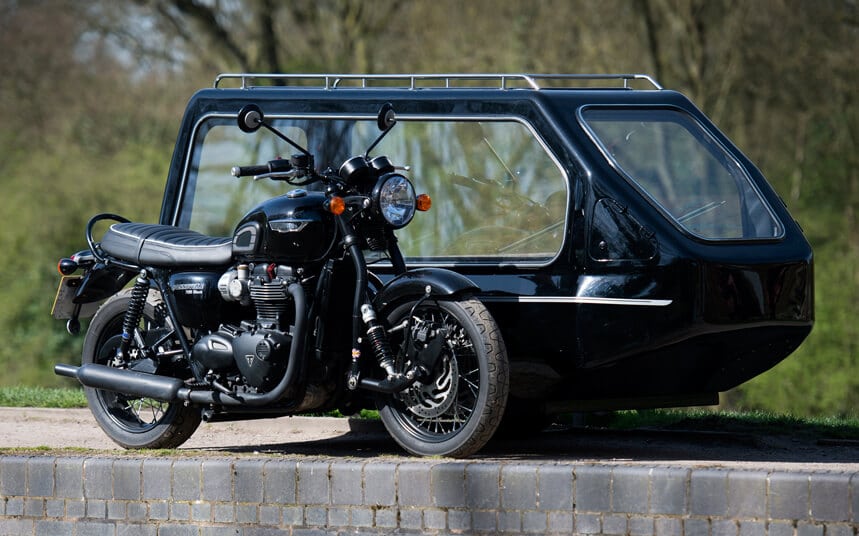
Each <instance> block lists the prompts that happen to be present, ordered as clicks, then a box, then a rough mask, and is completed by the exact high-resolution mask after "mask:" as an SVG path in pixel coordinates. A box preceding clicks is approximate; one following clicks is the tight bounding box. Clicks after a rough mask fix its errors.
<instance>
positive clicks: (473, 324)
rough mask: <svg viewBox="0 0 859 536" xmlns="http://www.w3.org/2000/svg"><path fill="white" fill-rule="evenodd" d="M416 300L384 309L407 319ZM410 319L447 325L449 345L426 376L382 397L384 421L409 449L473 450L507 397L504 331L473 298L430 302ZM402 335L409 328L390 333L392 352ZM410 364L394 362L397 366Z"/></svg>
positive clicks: (431, 452)
mask: <svg viewBox="0 0 859 536" xmlns="http://www.w3.org/2000/svg"><path fill="white" fill-rule="evenodd" d="M414 304H415V302H409V303H405V304H403V305H401V306H399V307H397V308H396V309H394V310H393V311H392V312H391V313H390V314H388V315H387V320H388V325H389V326H397V325H400V324H402V323H403V321H404V320H405V319H406V318H407V317H408V315H409V313H410V312H411V310H412V308H413V307H414ZM413 318H417V319H419V320H421V321H424V322H429V323H431V324H432V325H434V326H435V327H442V328H444V331H445V332H446V335H445V344H444V350H443V351H442V355H441V357H440V358H439V362H438V364H437V366H436V367H435V370H434V371H432V374H431V379H430V380H429V381H424V382H418V383H416V384H414V385H413V386H411V387H410V388H408V389H407V390H405V391H404V392H402V393H398V394H394V395H388V396H382V397H380V398H379V399H378V402H377V404H378V408H379V415H380V417H381V419H382V422H383V423H384V425H385V428H386V429H387V430H388V433H389V434H390V435H391V436H392V437H393V438H394V440H395V441H396V442H397V443H399V445H400V446H401V447H403V448H404V449H405V450H407V451H408V452H410V453H412V454H415V455H418V456H451V457H465V456H469V455H471V454H474V453H475V452H477V451H478V450H480V449H481V448H482V447H483V446H484V445H485V444H486V442H487V441H489V440H490V439H491V438H492V435H493V434H494V433H495V430H496V429H497V428H498V425H499V423H500V422H501V417H502V416H503V415H504V407H505V405H506V403H507V393H508V390H509V367H508V363H507V351H506V349H505V347H504V342H503V340H502V338H501V331H500V330H499V329H498V326H497V324H496V323H495V320H494V319H493V318H492V315H490V314H489V311H488V310H487V309H486V307H485V306H484V305H483V304H482V303H481V302H480V301H478V300H476V299H464V300H459V301H432V300H428V301H426V302H424V303H423V304H421V305H420V306H419V307H418V308H417V309H416V310H415V311H414V314H413ZM403 339H404V330H400V331H394V332H393V333H392V334H391V344H392V348H393V350H394V352H395V353H399V350H400V348H401V346H402V344H403ZM408 365H409V364H408V363H397V366H398V368H399V369H400V370H405V368H406V367H407V366H408Z"/></svg>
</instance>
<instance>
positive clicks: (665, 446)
mask: <svg viewBox="0 0 859 536" xmlns="http://www.w3.org/2000/svg"><path fill="white" fill-rule="evenodd" d="M0 430H2V431H3V432H2V435H0V437H2V439H0V453H2V451H3V450H5V449H15V450H6V452H7V453H10V452H11V453H18V452H21V451H22V450H21V449H23V451H24V452H26V451H27V450H29V449H37V448H38V449H39V452H44V450H45V449H46V448H47V449H60V450H62V449H71V451H72V452H76V453H78V454H79V453H80V449H93V450H97V451H101V452H103V453H104V451H108V452H109V453H110V454H116V455H120V454H122V453H123V452H126V451H124V450H123V449H121V448H120V447H118V446H117V445H115V444H114V443H113V442H112V441H111V440H110V439H108V437H107V436H106V435H105V434H104V433H103V432H102V431H101V429H100V428H99V427H98V425H97V424H96V423H95V420H94V419H93V418H92V416H91V414H90V412H89V410H88V409H34V408H0ZM183 453H186V454H193V455H201V454H202V455H206V453H209V454H211V455H213V456H217V455H225V454H229V455H233V456H241V455H248V454H254V455H295V456H349V457H356V456H358V457H366V458H372V457H377V456H387V457H392V456H395V457H396V456H403V452H402V451H401V450H400V449H399V448H398V447H397V445H396V444H395V443H394V442H393V440H391V439H390V438H389V437H388V436H387V434H386V433H385V431H384V429H383V427H382V425H381V423H380V422H378V421H353V420H350V419H337V418H315V417H281V418H276V419H259V420H250V421H236V422H221V423H203V424H202V425H201V426H200V428H199V429H198V430H197V432H196V433H195V434H194V435H193V436H192V437H191V438H190V439H189V440H188V441H187V442H186V443H185V444H184V445H183V446H182V447H181V448H180V449H178V451H177V454H179V455H181V454H183ZM475 459H491V460H519V461H526V460H528V461H551V462H566V463H608V464H623V465H636V464H641V465H648V466H653V465H670V466H684V467H735V468H738V469H754V470H767V471H780V470H791V471H798V470H815V471H838V472H851V473H859V442H857V441H846V440H830V439H828V438H808V437H807V436H803V437H802V438H801V439H800V438H793V437H791V436H786V435H767V434H766V433H765V431H762V432H761V433H755V434H747V433H741V434H737V433H730V432H720V431H707V432H700V431H695V432H685V431H677V430H671V431H664V430H633V431H608V430H600V429H581V428H572V427H558V426H556V427H553V428H550V429H549V430H547V431H544V432H542V433H540V434H537V435H536V436H532V437H529V438H523V439H499V440H494V441H493V442H491V443H490V444H489V445H487V447H486V448H484V450H483V451H482V452H481V453H480V454H479V455H478V456H475Z"/></svg>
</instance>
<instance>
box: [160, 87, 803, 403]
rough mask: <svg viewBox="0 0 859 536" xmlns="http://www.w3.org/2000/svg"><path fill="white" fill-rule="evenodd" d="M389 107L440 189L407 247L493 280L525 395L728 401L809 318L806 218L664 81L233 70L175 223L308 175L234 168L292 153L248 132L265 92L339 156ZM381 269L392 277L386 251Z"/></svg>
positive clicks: (422, 181)
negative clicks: (245, 123)
mask: <svg viewBox="0 0 859 536" xmlns="http://www.w3.org/2000/svg"><path fill="white" fill-rule="evenodd" d="M388 102H389V103H391V104H392V105H393V108H394V110H396V114H397V120H398V122H399V124H398V127H397V129H394V130H393V131H392V132H391V134H390V135H389V136H387V137H386V138H385V139H384V140H383V141H382V142H381V144H380V146H379V147H378V148H377V149H375V151H377V152H378V153H379V154H388V155H391V156H392V157H395V158H396V160H397V161H398V162H404V163H406V164H408V165H409V170H408V172H407V173H408V175H409V177H410V179H411V180H412V182H414V184H415V186H416V188H417V189H418V191H419V192H426V193H428V194H429V195H430V196H431V198H432V209H431V210H430V211H429V212H426V213H422V214H419V215H418V216H417V217H416V218H415V220H414V221H413V222H412V224H411V225H410V226H409V227H408V228H406V229H403V230H402V231H400V232H399V233H398V239H399V245H400V247H401V248H402V251H403V253H404V255H405V257H406V261H407V263H408V265H409V266H410V267H422V266H440V267H446V268H450V269H453V270H455V271H457V272H459V273H460V274H462V275H464V276H466V277H468V278H469V279H470V280H471V281H473V282H474V283H475V284H476V285H477V286H478V287H479V289H480V290H479V292H478V293H477V297H478V298H479V299H480V300H482V301H483V302H484V303H485V304H486V305H487V307H488V308H489V310H490V311H491V313H492V314H493V315H494V316H495V318H496V320H497V322H498V324H499V325H500V327H501V329H502V332H503V337H504V343H505V344H506V347H507V350H508V353H509V359H510V365H511V375H512V376H511V377H512V379H511V391H510V394H511V397H512V400H513V401H514V404H513V406H515V402H516V401H519V402H525V403H526V405H528V404H530V406H529V407H532V408H537V409H539V410H541V411H544V412H547V413H558V412H565V411H574V410H608V409H620V408H643V407H667V406H682V405H704V404H714V403H717V401H718V393H719V392H722V391H726V390H728V389H731V388H733V387H735V386H737V385H739V384H741V383H743V382H745V381H747V380H749V379H750V378H752V377H754V376H756V375H758V374H760V373H762V372H764V371H766V370H768V369H770V368H771V367H773V366H774V365H776V364H777V363H778V362H779V361H781V360H782V359H784V358H785V357H787V356H788V355H789V354H790V353H791V352H793V351H794V350H795V349H796V348H797V347H798V346H799V345H800V343H802V341H803V340H804V339H805V337H806V336H807V335H808V334H809V332H810V330H811V328H812V323H813V317H814V314H813V313H814V311H813V264H812V251H811V248H810V246H809V244H808V242H807V241H806V239H805V238H804V236H803V233H802V230H801V229H800V227H799V226H798V225H797V223H796V222H795V221H794V220H793V218H792V217H791V215H790V214H789V213H788V211H787V209H786V207H785V205H784V203H783V202H782V200H781V199H780V198H779V196H778V195H777V193H776V192H775V191H774V190H773V189H772V187H771V186H770V185H769V184H768V183H767V181H766V180H765V179H764V177H763V176H762V174H761V172H760V171H759V170H758V169H757V168H756V167H755V165H754V164H753V163H752V162H750V161H749V160H748V158H746V156H745V155H744V154H743V153H742V152H741V151H740V149H738V148H737V147H736V146H735V145H734V144H733V143H732V142H731V141H730V140H729V139H727V138H726V136H725V135H724V134H723V133H721V132H720V131H719V129H718V128H717V127H716V126H715V125H714V124H713V123H712V122H711V121H710V120H709V119H708V118H707V117H706V116H705V115H704V113H702V111H701V110H699V109H698V108H697V107H696V106H695V105H694V104H693V103H692V102H690V100H689V99H687V98H686V97H685V96H683V95H682V94H680V93H678V92H675V91H671V90H668V89H664V88H662V87H661V86H660V85H659V84H658V83H657V82H656V81H654V80H653V79H651V78H649V77H647V76H644V75H602V76H590V75H518V74H511V75H507V74H503V75H501V74H477V75H475V74H469V75H453V74H450V75H258V74H227V75H221V76H220V77H218V79H217V80H216V82H215V86H214V87H213V88H209V89H204V90H201V91H199V92H197V93H196V94H195V95H194V96H193V97H192V99H191V100H190V102H189V104H188V106H187V110H186V113H185V116H184V118H183V120H182V123H181V128H180V131H179V135H178V139H177V144H176V148H175V152H174V155H173V160H172V164H171V166H170V169H169V176H168V177H167V183H166V189H165V193H164V200H163V206H162V211H161V217H160V220H161V223H162V224H169V225H178V226H181V227H187V228H191V229H194V230H196V231H200V232H203V233H206V234H209V235H212V236H228V235H231V234H232V232H233V226H234V225H235V223H236V222H237V221H239V220H240V218H241V217H242V215H243V214H244V213H245V212H246V211H247V210H248V209H249V208H250V207H253V206H254V205H255V204H257V203H258V202H259V201H260V200H261V199H266V198H268V197H271V196H272V195H276V194H278V193H285V192H286V191H287V190H288V189H289V188H291V187H290V186H289V185H287V184H285V183H282V184H276V183H270V182H268V181H260V182H259V183H250V182H247V181H245V182H242V181H237V180H236V179H234V178H233V177H231V176H230V168H231V166H233V165H235V164H236V163H241V162H261V161H266V160H269V159H271V158H275V157H277V156H280V155H281V153H282V152H283V151H284V150H285V149H284V147H283V143H282V142H280V141H279V140H277V139H275V138H274V136H271V137H270V138H266V136H265V135H264V134H265V133H261V134H260V135H259V136H253V137H248V136H244V135H243V133H242V132H241V131H240V130H239V129H238V127H237V126H236V114H237V112H238V111H239V109H241V108H242V107H243V106H245V105H246V104H249V103H255V104H257V105H259V106H260V107H261V108H262V109H263V110H265V113H266V117H267V118H269V120H270V121H272V122H273V123H274V124H276V125H277V126H278V127H279V128H280V129H281V130H282V131H284V132H286V133H287V134H288V135H289V136H290V137H291V138H292V139H294V140H296V141H297V142H298V143H299V144H302V145H304V146H306V147H309V148H310V151H311V152H313V153H314V154H315V155H316V164H317V167H318V168H319V169H323V168H324V167H326V166H328V165H336V163H338V162H340V161H342V159H343V157H344V156H345V155H349V154H353V153H355V151H356V150H363V149H361V148H364V147H366V146H367V144H368V140H371V139H372V138H373V137H374V136H375V135H376V132H377V131H376V130H374V128H375V127H374V120H375V117H376V113H377V111H378V110H379V108H380V106H381V105H382V104H384V103H388ZM282 156H284V157H288V156H289V155H288V154H285V155H282ZM278 189H280V190H278ZM371 269H372V271H373V272H374V273H375V274H377V275H378V276H379V278H380V279H381V280H385V278H387V277H390V273H391V269H390V263H389V262H388V261H387V260H386V259H383V258H379V259H378V260H377V262H375V263H374V264H372V266H371Z"/></svg>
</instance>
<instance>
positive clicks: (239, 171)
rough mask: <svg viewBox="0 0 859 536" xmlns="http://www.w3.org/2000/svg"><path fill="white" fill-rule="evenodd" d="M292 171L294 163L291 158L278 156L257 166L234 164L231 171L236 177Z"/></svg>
mask: <svg viewBox="0 0 859 536" xmlns="http://www.w3.org/2000/svg"><path fill="white" fill-rule="evenodd" d="M288 171H292V164H290V163H289V160H286V159H282V158H278V159H276V160H269V162H268V163H267V164H261V165H257V166H234V167H233V169H232V170H231V173H232V174H233V176H234V177H251V176H257V175H266V174H268V173H286V172H288Z"/></svg>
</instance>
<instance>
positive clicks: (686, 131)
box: [581, 107, 783, 240]
mask: <svg viewBox="0 0 859 536" xmlns="http://www.w3.org/2000/svg"><path fill="white" fill-rule="evenodd" d="M581 117H582V119H583V121H584V123H585V125H586V126H587V128H588V130H589V131H590V133H591V134H592V136H593V137H594V138H595V139H596V141H597V142H598V144H599V146H600V149H601V150H602V151H603V153H605V155H606V157H607V158H608V159H609V160H610V161H611V162H612V164H613V165H614V166H615V167H616V168H617V169H618V170H620V171H621V172H622V173H623V175H625V176H626V178H627V179H628V180H630V181H631V182H632V183H633V184H634V185H635V186H637V187H638V188H639V189H640V190H641V191H642V192H643V193H644V194H645V195H646V196H647V197H648V198H650V200H651V201H653V202H654V203H655V204H656V206H657V207H658V208H659V209H661V210H662V211H663V212H664V213H665V214H667V215H668V217H669V218H671V219H672V220H673V221H674V222H675V223H676V224H677V225H679V226H680V227H682V228H683V229H685V230H686V231H688V232H689V233H692V234H693V235H695V236H697V237H699V238H704V239H710V240H749V239H772V238H778V237H780V236H782V233H783V230H782V226H781V225H780V224H779V222H778V220H777V219H776V218H775V216H774V215H773V213H772V210H771V209H770V208H769V206H768V205H767V203H766V201H765V200H764V199H763V197H762V196H761V194H760V193H759V192H758V190H757V189H756V188H755V186H754V184H753V182H752V180H751V178H750V177H749V175H748V174H747V173H746V171H745V169H743V167H742V166H741V165H740V164H739V163H738V162H737V161H736V160H735V159H734V158H733V157H732V156H731V155H730V154H729V153H728V152H727V150H726V149H725V148H724V147H723V146H722V145H721V144H720V143H719V142H718V141H716V140H715V139H714V138H713V137H712V136H711V135H710V134H709V133H708V132H707V131H706V130H704V128H703V127H701V126H700V124H699V123H698V122H697V121H695V120H694V119H693V118H692V117H690V116H688V115H687V114H686V113H684V112H681V111H679V110H674V109H664V108H641V109H639V108H633V109H628V108H598V107H594V108H588V109H585V110H584V111H582V112H581Z"/></svg>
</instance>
